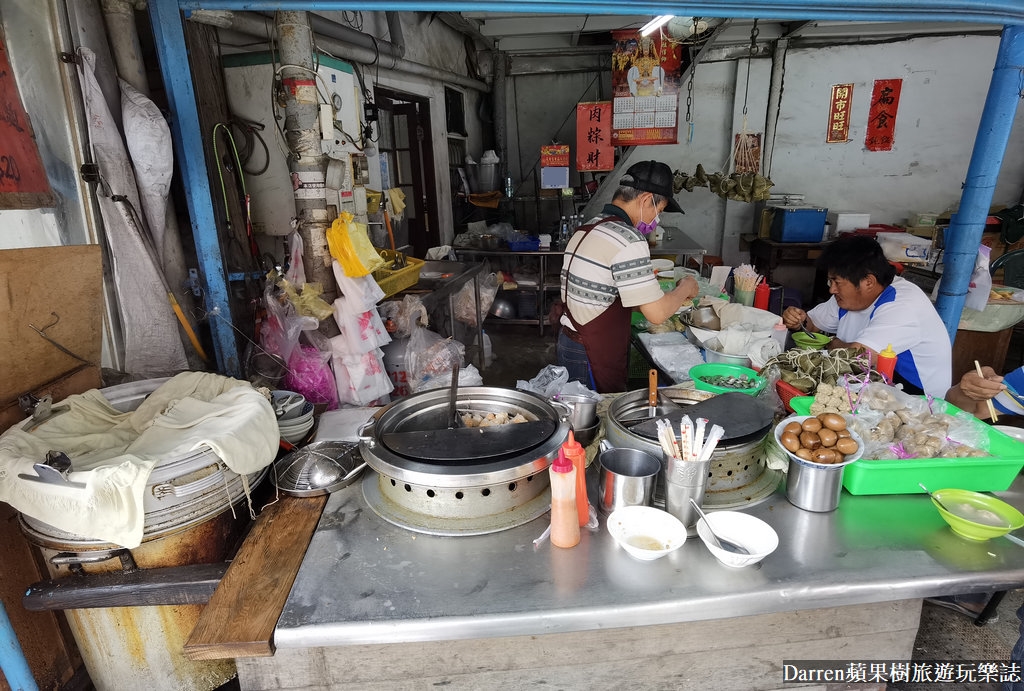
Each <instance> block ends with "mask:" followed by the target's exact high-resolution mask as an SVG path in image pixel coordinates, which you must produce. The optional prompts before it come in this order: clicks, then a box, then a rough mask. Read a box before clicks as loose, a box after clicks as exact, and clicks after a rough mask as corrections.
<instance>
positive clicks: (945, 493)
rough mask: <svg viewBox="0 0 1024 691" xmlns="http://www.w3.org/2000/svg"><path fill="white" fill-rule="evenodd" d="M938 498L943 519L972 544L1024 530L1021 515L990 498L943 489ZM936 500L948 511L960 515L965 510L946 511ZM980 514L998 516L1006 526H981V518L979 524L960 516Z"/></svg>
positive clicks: (1004, 503) (977, 493) (979, 494)
mask: <svg viewBox="0 0 1024 691" xmlns="http://www.w3.org/2000/svg"><path fill="white" fill-rule="evenodd" d="M934 494H935V496H933V497H932V503H933V504H935V508H936V509H938V510H939V515H940V516H942V519H943V520H944V521H946V523H948V524H949V527H950V528H952V529H953V532H954V533H956V534H957V535H959V536H960V537H965V538H967V539H968V540H977V541H984V540H990V539H992V538H994V537H999V536H1000V535H1006V533H1008V532H1010V531H1011V530H1017V529H1018V528H1021V527H1024V515H1022V514H1021V512H1020V511H1018V510H1017V509H1015V508H1013V507H1012V506H1010V505H1009V504H1007V503H1006V502H1005V501H1001V500H999V499H996V498H995V497H990V496H989V495H987V494H981V493H979V492H972V491H970V490H966V489H940V490H939V491H937V492H935V493H934ZM936 497H937V498H938V499H939V501H941V502H942V503H943V504H945V505H946V506H947V507H949V508H950V509H953V511H957V509H958V508H963V511H957V513H951V512H949V511H946V509H944V508H942V506H940V505H939V502H937V501H935V499H936ZM980 511H985V512H990V513H993V514H995V515H996V516H998V517H999V518H1000V519H1002V520H1003V521H1004V523H1003V525H998V526H997V525H989V524H988V523H986V522H984V521H981V522H979V520H977V518H981V516H980V515H979V516H977V517H976V519H975V520H971V518H968V517H966V516H962V515H959V514H960V513H966V512H971V513H974V512H980Z"/></svg>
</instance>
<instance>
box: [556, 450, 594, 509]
mask: <svg viewBox="0 0 1024 691" xmlns="http://www.w3.org/2000/svg"><path fill="white" fill-rule="evenodd" d="M562 451H563V452H565V457H566V458H568V459H569V460H570V461H572V467H573V468H574V469H575V470H576V512H577V513H578V514H579V517H580V526H584V525H586V524H587V523H589V522H590V506H589V504H588V503H587V450H586V449H584V448H583V445H582V444H580V443H579V442H578V441H576V437H575V436H573V433H572V430H569V439H568V441H566V442H565V443H564V444H562Z"/></svg>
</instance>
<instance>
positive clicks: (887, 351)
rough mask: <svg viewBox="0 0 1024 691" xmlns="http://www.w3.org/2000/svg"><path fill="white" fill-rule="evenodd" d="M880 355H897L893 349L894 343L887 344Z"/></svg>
mask: <svg viewBox="0 0 1024 691" xmlns="http://www.w3.org/2000/svg"><path fill="white" fill-rule="evenodd" d="M878 357H896V351H895V350H893V349H892V343H890V344H888V345H887V346H885V350H883V351H882V352H881V353H879V354H878Z"/></svg>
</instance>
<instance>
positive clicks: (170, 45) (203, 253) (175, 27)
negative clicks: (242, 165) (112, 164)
mask: <svg viewBox="0 0 1024 691" xmlns="http://www.w3.org/2000/svg"><path fill="white" fill-rule="evenodd" d="M148 4H149V17H150V20H151V21H152V24H153V35H154V37H155V40H156V52H157V56H158V57H159V60H160V72H161V73H162V74H163V78H164V86H165V88H166V90H167V101H168V105H169V106H170V109H171V129H172V131H173V132H174V153H175V155H176V156H177V157H178V167H179V168H180V169H181V174H182V177H183V178H184V182H185V198H186V200H187V202H188V210H189V216H190V217H191V219H192V233H193V235H194V237H195V242H196V255H197V258H198V261H199V269H200V271H199V273H200V276H201V277H202V278H201V280H202V281H203V284H204V285H203V288H204V289H203V301H204V303H205V304H204V309H205V310H206V312H207V313H208V314H209V315H210V318H209V321H210V331H211V334H212V335H213V344H214V351H215V353H216V356H217V371H218V372H220V373H221V374H225V375H228V376H232V377H234V376H238V375H239V374H241V367H240V366H239V361H238V343H237V341H236V340H235V331H234V328H233V325H232V320H231V307H230V304H229V302H228V284H227V277H226V275H225V271H224V258H223V256H222V254H221V249H220V239H219V238H218V236H217V221H216V216H215V214H214V209H213V196H212V194H211V192H210V179H209V177H208V176H207V171H206V157H205V154H204V153H203V133H202V129H201V128H200V125H199V111H198V109H197V107H196V94H195V91H194V90H193V89H192V73H191V71H190V70H189V63H188V51H187V50H186V48H185V31H184V29H183V28H182V25H181V12H180V11H179V9H178V2H177V0H149V3H148Z"/></svg>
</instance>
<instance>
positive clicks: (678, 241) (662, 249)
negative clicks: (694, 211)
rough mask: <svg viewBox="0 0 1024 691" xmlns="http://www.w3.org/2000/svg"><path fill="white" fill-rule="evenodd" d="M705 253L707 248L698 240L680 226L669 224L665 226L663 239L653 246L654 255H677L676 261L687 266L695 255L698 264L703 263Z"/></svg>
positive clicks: (652, 253)
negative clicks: (687, 262)
mask: <svg viewBox="0 0 1024 691" xmlns="http://www.w3.org/2000/svg"><path fill="white" fill-rule="evenodd" d="M705 254H707V250H706V249H704V248H703V247H702V246H701V245H700V244H699V243H698V242H697V241H696V240H694V239H693V238H691V237H690V236H689V235H687V234H686V233H684V232H683V231H681V230H679V229H678V228H672V227H669V226H665V228H664V231H663V233H662V236H661V241H660V242H658V243H657V244H656V245H653V246H652V247H651V256H652V257H657V256H667V255H675V263H676V264H677V265H680V266H686V264H685V262H686V260H687V258H689V257H694V258H695V259H696V260H697V264H698V265H700V264H703V263H704V255H705Z"/></svg>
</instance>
